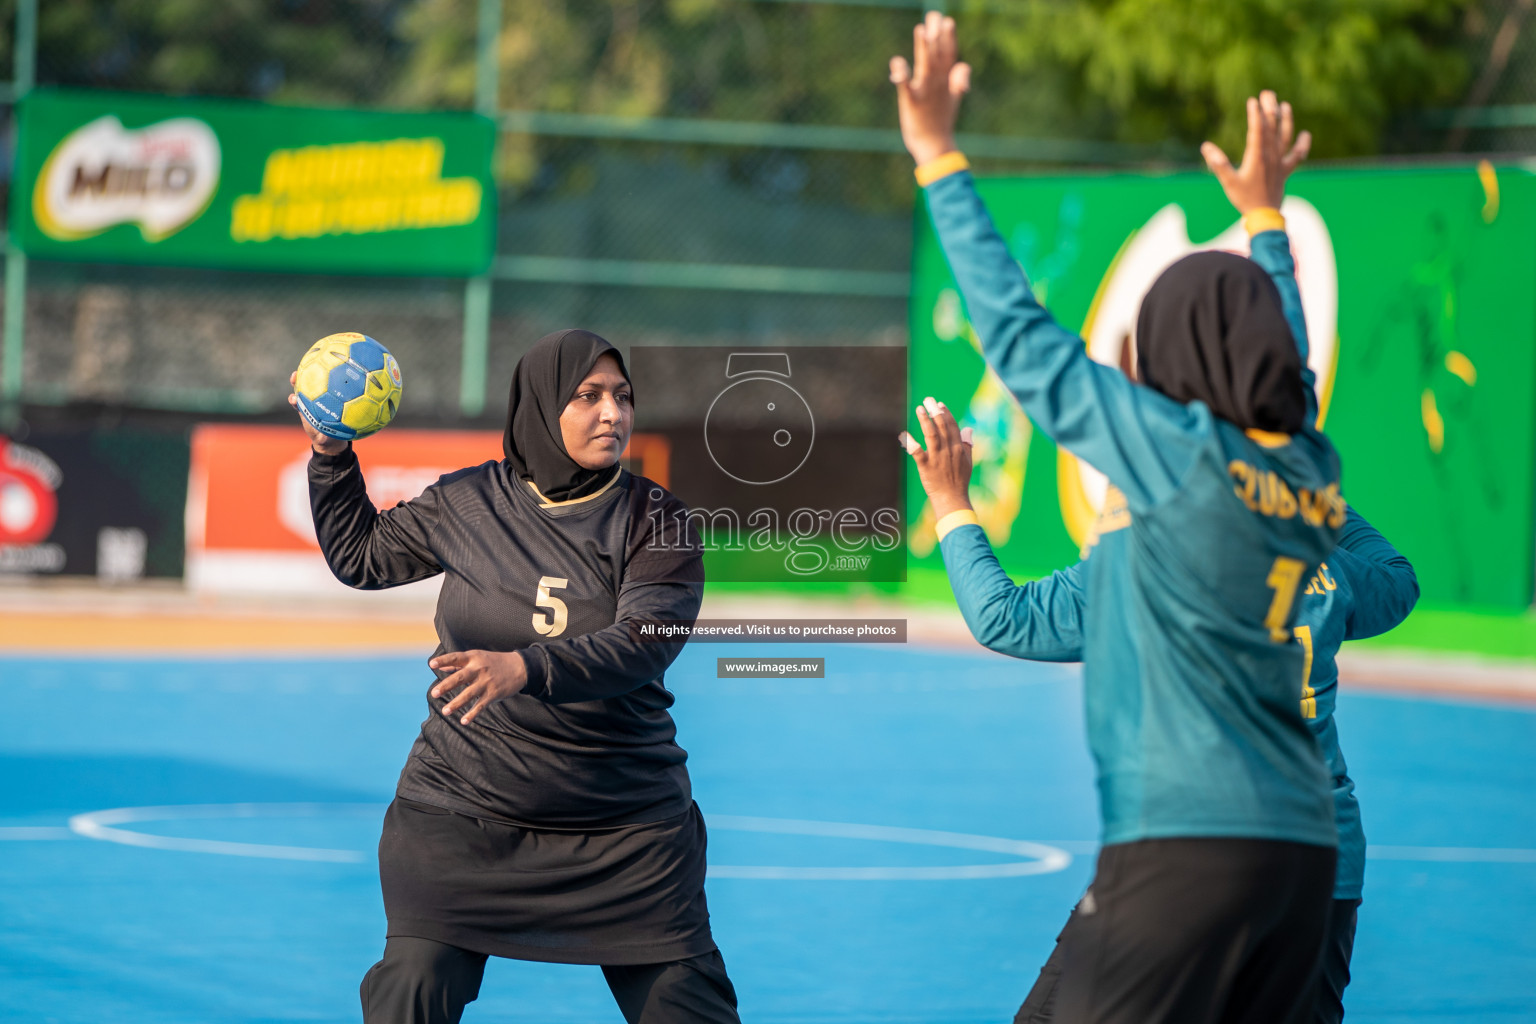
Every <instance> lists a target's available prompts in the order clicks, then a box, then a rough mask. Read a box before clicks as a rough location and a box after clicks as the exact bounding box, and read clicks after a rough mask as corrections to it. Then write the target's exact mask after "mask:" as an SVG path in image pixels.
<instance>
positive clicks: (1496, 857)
mask: <svg viewBox="0 0 1536 1024" xmlns="http://www.w3.org/2000/svg"><path fill="white" fill-rule="evenodd" d="M1038 841H1039V842H1040V843H1043V844H1046V845H1049V846H1056V847H1060V848H1061V849H1063V850H1066V851H1068V852H1069V853H1081V854H1093V853H1097V852H1098V850H1099V844H1098V843H1096V842H1093V841H1091V840H1083V839H1041V840H1038ZM1365 856H1366V859H1367V860H1399V861H1425V862H1429V863H1439V864H1458V863H1460V864H1536V849H1521V848H1519V847H1494V846H1380V845H1375V844H1369V845H1367V846H1366V848H1365Z"/></svg>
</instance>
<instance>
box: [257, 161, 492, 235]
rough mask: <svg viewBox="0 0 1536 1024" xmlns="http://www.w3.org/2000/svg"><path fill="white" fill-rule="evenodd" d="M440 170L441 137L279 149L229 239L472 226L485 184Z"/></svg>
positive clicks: (371, 232)
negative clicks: (482, 185) (256, 192)
mask: <svg viewBox="0 0 1536 1024" xmlns="http://www.w3.org/2000/svg"><path fill="white" fill-rule="evenodd" d="M442 171H443V140H442V139H434V138H427V139H391V140H389V141H387V142H348V143H341V144H338V145H331V146H305V147H304V148H302V149H279V150H275V151H273V153H272V154H271V155H270V156H268V157H267V164H266V170H265V172H264V173H263V175H262V181H261V192H260V194H257V195H243V196H239V197H238V198H236V199H235V207H234V213H233V215H232V217H231V219H230V225H229V236H230V238H232V239H234V240H235V241H236V242H267V241H271V240H272V239H274V238H284V239H294V238H319V237H321V236H324V235H364V234H373V233H376V232H381V231H410V230H416V229H421V228H443V227H454V226H456V225H460V224H470V223H473V222H474V221H475V219H476V218H478V217H479V216H480V201H481V188H480V182H479V181H477V180H476V179H474V178H446V179H445V178H443V177H442Z"/></svg>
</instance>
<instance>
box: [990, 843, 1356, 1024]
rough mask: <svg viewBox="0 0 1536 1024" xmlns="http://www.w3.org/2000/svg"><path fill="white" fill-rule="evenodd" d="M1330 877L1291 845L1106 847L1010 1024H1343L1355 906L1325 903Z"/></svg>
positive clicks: (1328, 865) (1317, 858)
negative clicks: (1331, 1011) (1331, 1010)
mask: <svg viewBox="0 0 1536 1024" xmlns="http://www.w3.org/2000/svg"><path fill="white" fill-rule="evenodd" d="M1333 869H1334V852H1333V851H1332V850H1329V849H1326V848H1323V847H1317V846H1305V845H1302V844H1299V843H1282V842H1269V841H1265V840H1247V839H1159V840H1147V841H1144V842H1138V843H1124V844H1117V845H1115V846H1108V847H1105V848H1104V850H1103V852H1102V853H1101V854H1100V855H1099V867H1098V873H1097V877H1095V879H1094V881H1093V885H1092V886H1090V887H1089V890H1088V894H1087V895H1085V896H1084V897H1083V899H1082V901H1080V902H1079V903H1078V905H1077V907H1076V908H1075V909H1074V910H1073V911H1072V914H1071V916H1069V917H1068V918H1067V923H1066V926H1065V927H1064V928H1062V930H1061V934H1060V935H1059V936H1057V939H1056V948H1055V949H1054V950H1052V952H1051V955H1050V958H1049V959H1048V960H1047V961H1046V963H1045V966H1044V967H1042V968H1041V969H1040V976H1039V977H1038V978H1037V979H1036V981H1035V985H1034V988H1032V989H1031V990H1030V993H1029V996H1028V997H1027V998H1026V999H1025V1000H1024V1005H1022V1006H1021V1007H1019V1012H1018V1013H1017V1014H1016V1015H1015V1016H1014V1024H1053V1022H1056V1021H1060V1022H1062V1024H1086V1022H1092V1024H1120V1022H1126V1024H1130V1022H1136V1024H1151V1022H1157V1021H1168V1022H1179V1024H1184V1022H1192V1024H1199V1022H1212V1024H1217V1022H1219V1024H1229V1022H1231V1024H1238V1022H1241V1024H1303V1022H1312V1021H1316V1022H1318V1024H1321V1022H1324V1021H1329V1022H1337V1021H1339V1020H1342V1019H1343V1014H1344V1010H1343V1002H1342V999H1343V993H1344V986H1345V985H1347V984H1348V983H1349V955H1350V952H1351V950H1352V948H1353V945H1354V922H1355V914H1354V908H1355V907H1357V906H1358V905H1359V903H1358V901H1338V902H1337V903H1335V901H1333V900H1332V899H1331V896H1332V889H1333ZM1341 906H1347V907H1348V908H1349V912H1348V913H1347V914H1345V913H1342V912H1341V910H1340V909H1339V908H1340V907H1341ZM1346 921H1347V938H1344V937H1343V934H1344V929H1345V928H1346ZM1325 933H1326V940H1327V941H1326V945H1327V956H1328V960H1327V961H1326V962H1325V963H1324V970H1323V971H1322V972H1319V971H1318V966H1319V954H1320V953H1321V952H1322V949H1323V946H1324V939H1325ZM1339 956H1342V967H1340V965H1338V964H1336V963H1334V962H1333V961H1334V958H1336V957H1339ZM1314 986H1315V987H1314ZM1329 1006H1332V1007H1336V1008H1337V1009H1336V1012H1337V1016H1334V1017H1328V1016H1321V1015H1319V1014H1320V1013H1322V1012H1324V1009H1325V1008H1326V1007H1329Z"/></svg>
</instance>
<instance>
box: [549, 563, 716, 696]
mask: <svg viewBox="0 0 1536 1024" xmlns="http://www.w3.org/2000/svg"><path fill="white" fill-rule="evenodd" d="M697 576H698V579H697V581H693V582H690V581H685V580H680V579H671V580H655V579H648V580H631V579H629V578H628V574H626V579H625V582H624V584H623V586H622V588H621V589H620V590H619V607H618V617H617V619H616V620H615V621H614V623H613V625H611V626H609V627H607V628H606V629H600V630H597V631H596V632H594V633H587V634H584V635H582V636H573V637H567V638H563V639H560V640H546V641H541V642H539V643H536V644H534V645H533V646H531V647H528V648H525V649H524V650H523V651H522V652H521V653H522V655H523V660H524V662H525V664H526V665H527V672H528V683H527V685H526V686H525V687H524V688H523V691H522V692H523V693H524V694H525V695H527V696H529V697H534V698H537V699H538V700H542V701H545V702H547V703H550V704H575V703H578V702H580V701H586V700H605V699H607V698H609V697H618V696H622V695H623V694H626V693H628V692H629V691H631V690H634V689H638V688H639V687H641V686H644V685H645V684H646V683H649V682H651V681H652V680H654V679H656V678H657V677H658V676H660V675H661V674H662V673H663V672H665V671H666V670H667V668H668V667H669V666H670V665H671V664H672V662H673V661H675V660H676V659H677V656H678V654H680V653H681V652H682V650H683V645H684V644H685V643H686V642H687V640H686V638H679V639H665V640H650V639H641V638H640V637H639V636H638V631H637V630H636V629H635V628H634V627H635V626H637V625H638V624H639V623H641V622H656V621H671V622H681V623H685V624H688V625H692V624H693V622H694V620H695V619H697V618H698V617H699V605H700V603H701V602H702V601H703V598H704V571H703V562H702V559H701V560H700V562H699V566H698V572H697Z"/></svg>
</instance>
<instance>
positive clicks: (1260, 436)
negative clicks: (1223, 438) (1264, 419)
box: [1243, 427, 1291, 448]
mask: <svg viewBox="0 0 1536 1024" xmlns="http://www.w3.org/2000/svg"><path fill="white" fill-rule="evenodd" d="M1243 435H1244V436H1245V437H1247V438H1248V439H1249V440H1250V441H1257V442H1258V443H1259V444H1260V445H1261V446H1263V447H1265V448H1284V447H1285V446H1286V445H1288V444H1290V443H1291V435H1290V434H1282V433H1280V432H1279V431H1278V430H1260V429H1259V428H1258V427H1249V428H1248V429H1247V430H1245V431H1243Z"/></svg>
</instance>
